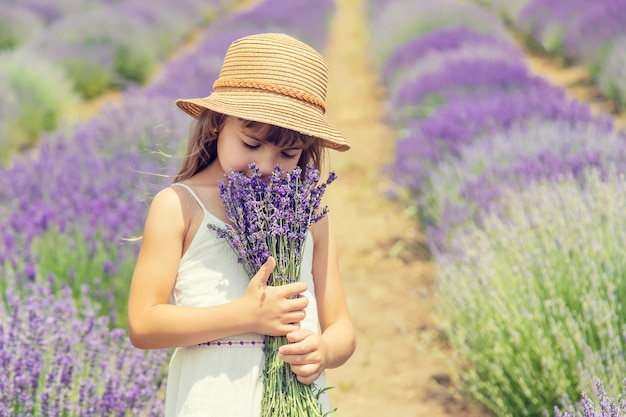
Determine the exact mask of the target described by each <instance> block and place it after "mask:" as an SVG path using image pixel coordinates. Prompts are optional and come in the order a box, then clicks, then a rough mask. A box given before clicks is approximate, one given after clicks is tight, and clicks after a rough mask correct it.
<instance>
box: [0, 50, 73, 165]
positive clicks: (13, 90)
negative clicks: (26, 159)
mask: <svg viewBox="0 0 626 417" xmlns="http://www.w3.org/2000/svg"><path fill="white" fill-rule="evenodd" d="M0 78H1V79H2V80H3V83H4V84H5V87H6V89H4V88H3V90H2V95H0V108H2V109H4V110H3V111H2V114H0V134H1V135H2V136H0V162H4V161H6V159H7V157H8V156H9V155H10V154H11V153H13V151H15V150H16V149H20V148H24V147H28V146H30V145H32V144H33V143H34V142H35V141H36V140H37V139H38V138H39V135H40V134H41V133H42V132H44V131H51V130H54V129H55V128H57V127H59V125H60V124H61V123H62V121H63V114H64V113H65V112H67V111H68V110H69V109H70V108H71V106H73V105H74V104H75V103H76V102H77V101H78V97H77V96H76V95H75V94H74V92H73V89H72V85H71V83H70V82H68V80H67V78H66V77H65V74H63V72H62V71H61V70H60V69H59V68H57V67H55V66H54V65H52V64H50V63H49V62H48V61H46V60H44V59H41V58H39V57H37V56H35V55H32V54H28V53H26V52H25V51H6V52H0Z"/></svg>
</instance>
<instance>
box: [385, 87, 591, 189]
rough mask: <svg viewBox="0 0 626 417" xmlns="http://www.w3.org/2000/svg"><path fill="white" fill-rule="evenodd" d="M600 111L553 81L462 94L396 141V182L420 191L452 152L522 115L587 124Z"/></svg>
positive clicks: (408, 129) (522, 116)
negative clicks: (567, 94) (572, 97)
mask: <svg viewBox="0 0 626 417" xmlns="http://www.w3.org/2000/svg"><path fill="white" fill-rule="evenodd" d="M593 118H594V116H593V115H592V113H591V110H590V109H589V107H588V106H587V105H584V104H582V103H579V102H576V101H571V100H567V99H566V98H565V96H564V93H563V92H562V91H561V90H558V89H556V88H555V87H552V86H548V85H546V86H544V88H539V89H531V90H528V91H524V90H522V91H514V90H513V91H511V92H509V93H507V94H505V93H504V92H498V91H497V90H496V91H495V92H494V94H487V95H484V96H478V97H476V98H474V97H471V96H469V97H461V98H458V99H455V100H451V101H450V102H449V103H447V104H446V105H443V106H440V107H439V108H438V109H437V111H435V112H434V113H433V114H432V115H431V117H430V118H428V119H424V120H423V121H422V120H415V121H411V122H409V124H408V128H407V129H406V130H405V131H404V132H403V137H401V138H400V139H399V141H398V143H397V146H396V158H395V161H394V165H393V167H392V170H393V174H394V176H395V179H396V181H397V182H398V183H399V184H400V185H402V186H404V187H407V188H408V189H410V190H413V191H416V192H417V191H419V190H420V189H421V188H422V187H423V185H424V181H427V179H428V176H429V172H430V171H431V170H432V169H433V167H434V166H435V165H436V164H438V163H440V162H441V161H442V159H444V158H445V157H447V156H448V155H458V152H459V150H460V148H461V147H463V146H466V145H468V144H470V143H473V142H475V141H477V140H480V138H481V137H485V136H487V135H489V134H490V133H491V132H495V131H498V130H506V129H508V128H510V127H511V126H513V125H514V124H516V123H518V121H520V120H525V119H536V120H563V121H572V122H574V121H575V122H579V123H584V122H586V121H591V120H592V119H593Z"/></svg>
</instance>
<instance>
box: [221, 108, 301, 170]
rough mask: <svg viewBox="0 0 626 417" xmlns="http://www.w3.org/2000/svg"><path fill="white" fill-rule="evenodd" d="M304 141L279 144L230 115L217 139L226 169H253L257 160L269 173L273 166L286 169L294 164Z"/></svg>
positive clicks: (297, 159)
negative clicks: (262, 137) (263, 138)
mask: <svg viewBox="0 0 626 417" xmlns="http://www.w3.org/2000/svg"><path fill="white" fill-rule="evenodd" d="M303 147H304V145H303V144H296V145H288V146H285V147H281V146H276V145H274V144H272V143H269V142H265V141H263V140H262V139H261V138H259V137H257V136H255V132H254V130H253V129H247V128H246V127H245V126H244V123H243V122H242V121H241V120H239V119H237V118H236V117H227V118H226V121H225V122H224V126H223V127H222V130H221V131H220V133H219V136H218V139H217V159H218V161H219V164H220V165H221V167H222V170H223V171H224V173H228V172H229V171H230V170H231V169H233V170H235V171H243V172H246V173H248V174H249V173H250V169H249V168H248V165H250V163H252V162H254V163H255V164H256V165H257V167H258V168H259V170H260V171H261V173H262V174H263V175H264V176H269V175H270V174H271V173H272V171H273V170H274V166H276V165H280V167H281V169H282V170H283V171H291V170H292V169H294V168H295V166H296V165H297V164H298V161H299V160H300V155H302V150H303Z"/></svg>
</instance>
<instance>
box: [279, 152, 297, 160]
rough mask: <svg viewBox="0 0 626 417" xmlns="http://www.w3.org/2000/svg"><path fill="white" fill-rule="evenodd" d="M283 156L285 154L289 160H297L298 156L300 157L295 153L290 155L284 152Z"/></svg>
mask: <svg viewBox="0 0 626 417" xmlns="http://www.w3.org/2000/svg"><path fill="white" fill-rule="evenodd" d="M282 154H283V156H284V157H285V158H287V159H293V158H295V157H296V156H298V154H297V153H294V154H289V153H287V152H282Z"/></svg>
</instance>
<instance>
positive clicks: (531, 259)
mask: <svg viewBox="0 0 626 417" xmlns="http://www.w3.org/2000/svg"><path fill="white" fill-rule="evenodd" d="M237 3H238V2H237V1H234V0H211V1H206V0H205V1H200V0H184V1H182V2H181V1H172V0H157V2H156V3H155V2H151V3H146V2H141V1H139V0H106V1H104V0H99V1H97V0H60V1H55V2H54V5H52V4H50V2H47V1H42V0H28V1H18V2H16V1H12V0H0V87H1V88H2V91H3V92H5V94H3V95H1V96H0V161H1V162H0V293H1V294H2V303H0V306H1V308H0V363H1V364H2V369H3V371H4V372H2V373H0V416H18V415H20V416H59V415H64V416H92V415H93V416H96V415H97V416H101V415H115V416H130V415H132V416H158V415H162V414H163V401H162V399H163V393H164V384H165V371H166V368H165V365H166V364H167V360H168V357H169V353H170V352H168V351H158V350H157V351H142V350H138V349H136V348H134V347H132V346H131V345H130V343H129V341H128V339H127V331H126V301H127V295H128V287H129V280H130V276H131V274H132V268H133V265H134V260H135V256H136V253H137V250H138V248H139V244H140V235H141V230H142V227H143V221H144V219H145V215H146V210H147V207H148V204H149V202H150V198H151V196H152V195H153V194H154V193H155V192H156V191H157V190H159V189H160V188H162V187H164V186H167V185H168V184H169V183H171V177H170V176H171V175H173V174H174V173H175V170H176V169H177V167H178V165H179V162H180V158H181V155H182V152H183V150H184V149H183V148H184V146H185V143H186V140H185V139H186V135H187V133H188V129H189V120H188V117H187V116H186V115H184V114H182V112H179V111H177V110H176V109H175V107H174V105H173V101H174V100H175V99H176V98H179V97H193V96H197V95H198V94H203V93H202V92H205V93H206V94H208V93H209V89H210V84H211V82H212V81H209V80H214V79H216V78H217V74H218V72H219V69H220V65H221V61H222V58H223V56H224V53H225V51H226V48H227V47H228V45H229V44H230V42H231V41H232V40H234V39H236V38H238V37H241V36H245V35H248V34H252V33H257V32H263V31H276V32H284V33H288V34H291V35H293V36H296V37H298V38H300V39H302V40H303V41H305V42H307V43H309V44H311V45H312V46H314V47H315V48H318V49H319V50H324V49H325V47H326V45H327V42H328V38H327V36H328V22H329V20H330V19H331V18H332V16H333V13H334V12H335V6H336V5H335V4H334V2H333V1H332V0H319V1H316V2H312V1H307V0H293V1H289V2H281V1H280V0H261V1H258V2H255V3H254V5H253V6H249V7H245V8H239V7H237ZM365 3H366V4H367V7H368V11H369V21H368V26H369V30H370V33H371V38H370V39H371V42H370V44H369V50H368V51H367V53H368V55H369V57H370V62H371V65H372V66H373V68H374V70H375V72H376V73H377V74H378V76H379V79H380V82H381V83H382V85H383V87H384V91H385V96H384V98H383V100H385V105H386V108H387V112H386V115H385V122H386V123H387V124H389V125H390V126H392V127H393V129H394V131H395V132H396V133H397V137H396V138H395V140H396V142H395V149H396V153H395V157H394V158H393V160H390V161H387V162H388V169H387V173H388V175H389V177H390V178H391V179H392V180H393V184H394V186H393V189H392V190H391V191H390V193H389V194H390V195H392V197H393V198H395V199H397V203H398V211H399V212H400V211H402V210H405V209H408V210H412V211H414V212H416V213H417V215H416V218H415V222H416V223H418V224H419V225H420V227H421V228H422V229H423V230H424V231H425V232H426V233H427V235H428V244H429V252H430V256H431V258H432V262H433V263H434V265H435V268H436V284H435V287H436V288H435V292H436V293H437V294H438V298H437V307H438V310H437V311H436V315H437V326H438V329H439V330H440V332H441V334H442V336H443V337H445V339H446V341H447V342H448V343H449V344H450V345H451V346H452V348H453V350H454V352H455V355H454V364H453V369H454V371H455V373H454V375H453V386H454V387H455V388H454V389H455V390H458V392H460V393H461V394H462V395H463V396H465V397H466V398H467V399H469V400H471V401H476V402H478V403H480V404H482V405H484V406H485V407H486V409H487V410H489V412H490V413H492V414H493V415H494V416H498V417H504V416H514V417H517V416H520V417H521V416H537V417H539V416H544V415H554V416H559V417H560V416H567V417H573V416H575V415H585V416H602V417H608V416H609V415H610V416H624V415H626V414H624V411H623V410H624V406H623V404H619V405H620V407H621V408H619V407H618V406H617V405H616V404H613V403H612V401H613V400H614V399H616V398H617V397H618V396H619V395H620V394H621V393H622V392H623V388H624V386H623V383H622V381H623V380H624V378H626V366H625V365H624V351H625V349H626V339H625V338H626V305H624V304H623V301H622V300H624V298H625V297H624V296H625V295H626V283H625V281H624V279H623V277H624V276H625V275H626V264H624V259H626V256H625V255H626V220H623V213H624V210H625V209H626V178H625V177H624V173H625V169H626V133H625V132H623V131H620V130H618V129H616V128H615V126H614V123H613V118H612V115H610V114H597V113H594V112H593V111H592V110H591V108H590V107H589V106H588V105H587V104H585V103H582V102H578V101H575V100H573V99H571V98H570V97H569V95H568V94H567V92H566V91H564V90H562V89H560V88H558V87H555V86H553V85H551V84H549V83H548V82H547V81H545V80H544V79H542V78H541V77H539V76H537V75H534V74H533V73H531V72H530V71H529V69H528V66H527V64H526V62H525V51H524V49H523V48H524V46H525V45H522V44H520V43H519V42H517V41H516V39H518V38H519V37H522V38H524V39H527V41H528V43H529V44H530V43H532V46H533V47H535V48H537V47H541V48H544V49H545V53H548V54H551V55H552V56H554V57H555V59H558V60H560V61H561V62H563V63H565V64H567V63H573V62H576V63H579V64H581V65H584V66H585V67H586V68H587V70H588V71H589V73H590V74H591V76H592V80H593V82H594V83H595V85H596V86H597V88H598V90H599V91H600V92H601V93H602V94H604V95H605V96H606V97H608V98H610V99H612V100H613V101H614V103H615V108H616V109H620V108H623V106H624V103H625V102H626V71H625V70H624V65H623V64H624V63H625V56H626V55H624V52H623V51H624V46H626V44H625V42H626V25H625V24H624V22H626V0H597V1H594V2H583V1H576V2H572V1H571V0H569V1H567V0H516V1H508V0H507V1H504V0H502V1H500V0H490V1H483V2H480V3H481V4H480V5H479V4H478V2H476V3H472V2H466V1H461V0H420V1H419V2H416V1H409V0H365ZM148 4H150V5H149V6H148ZM111 21H115V24H114V25H110V24H108V22H111ZM25 27H28V28H30V30H24V28H25ZM190 39H193V42H192V45H193V47H189V48H184V50H185V52H184V53H180V52H178V50H179V49H180V46H181V45H182V44H183V43H185V42H188V41H189V40H190ZM346 42H348V40H346ZM526 46H528V45H526ZM110 91H116V92H117V94H119V97H120V98H119V100H117V101H116V103H113V102H111V103H109V104H106V105H105V106H103V107H102V108H100V109H99V111H98V112H97V113H96V114H95V115H94V116H93V117H91V118H90V119H89V120H87V121H80V122H75V121H70V120H69V119H68V117H67V116H68V114H69V113H71V112H72V111H73V109H74V108H75V107H76V106H80V105H81V104H82V103H85V101H86V100H89V99H91V98H97V97H100V96H101V95H102V94H105V93H107V92H110ZM117 102H119V103H117ZM416 372H419V370H416ZM583 393H584V397H583V401H582V402H581V401H580V399H581V394H583ZM595 403H597V404H598V406H597V407H595ZM555 407H556V409H555ZM618 408H619V410H618ZM340 414H341V413H340Z"/></svg>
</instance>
